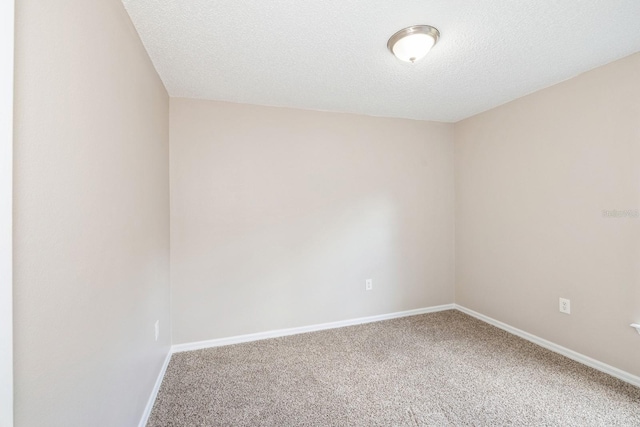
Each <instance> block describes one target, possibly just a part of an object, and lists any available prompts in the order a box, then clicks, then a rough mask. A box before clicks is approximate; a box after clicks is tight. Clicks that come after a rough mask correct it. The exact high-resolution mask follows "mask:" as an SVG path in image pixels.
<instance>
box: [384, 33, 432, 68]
mask: <svg viewBox="0 0 640 427" xmlns="http://www.w3.org/2000/svg"><path fill="white" fill-rule="evenodd" d="M439 37H440V31H438V30H437V29H436V28H434V27H432V26H430V25H414V26H412V27H407V28H405V29H403V30H400V31H398V32H397V33H395V34H394V35H392V36H391V38H390V39H389V41H388V42H387V47H388V48H389V50H390V51H391V53H393V54H394V55H395V56H396V58H398V59H400V60H402V61H407V62H416V61H417V60H419V59H421V58H423V57H424V56H425V55H426V54H427V53H429V51H430V50H431V48H432V47H433V46H434V45H435V44H436V42H437V41H438V38H439Z"/></svg>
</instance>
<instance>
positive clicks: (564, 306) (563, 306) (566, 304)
mask: <svg viewBox="0 0 640 427" xmlns="http://www.w3.org/2000/svg"><path fill="white" fill-rule="evenodd" d="M560 313H566V314H571V301H570V300H568V299H566V298H560Z"/></svg>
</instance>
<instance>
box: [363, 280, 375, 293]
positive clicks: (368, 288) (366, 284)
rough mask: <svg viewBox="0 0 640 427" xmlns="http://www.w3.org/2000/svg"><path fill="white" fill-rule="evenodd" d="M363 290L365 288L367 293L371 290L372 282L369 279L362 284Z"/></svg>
mask: <svg viewBox="0 0 640 427" xmlns="http://www.w3.org/2000/svg"><path fill="white" fill-rule="evenodd" d="M364 288H365V289H366V290H367V291H370V290H371V289H373V280H371V279H367V280H366V281H365V282H364Z"/></svg>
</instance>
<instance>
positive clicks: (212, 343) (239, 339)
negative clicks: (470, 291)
mask: <svg viewBox="0 0 640 427" xmlns="http://www.w3.org/2000/svg"><path fill="white" fill-rule="evenodd" d="M454 308H455V307H454V304H445V305H438V306H435V307H427V308H418V309H415V310H407V311H398V312H396V313H388V314H380V315H377V316H368V317H360V318H357V319H349V320H340V321H337V322H329V323H320V324H317V325H309V326H300V327H297V328H288V329H278V330H275V331H266V332H258V333H256V334H247V335H237V336H234V337H228V338H218V339H213V340H207V341H197V342H191V343H185V344H175V345H173V346H172V347H171V352H172V353H179V352H183V351H192V350H200V349H203V348H211V347H220V346H224V345H231V344H240V343H243V342H250V341H259V340H265V339H268V338H277V337H286V336H288V335H297V334H304V333H306V332H314V331H322V330H325V329H335V328H342V327H345V326H353V325H361V324H363V323H371V322H379V321H381V320H389V319H397V318H399V317H407V316H415V315H418V314H425V313H435V312H437V311H444V310H453V309H454Z"/></svg>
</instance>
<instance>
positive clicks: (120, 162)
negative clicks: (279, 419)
mask: <svg viewBox="0 0 640 427" xmlns="http://www.w3.org/2000/svg"><path fill="white" fill-rule="evenodd" d="M15 90H16V102H15V125H16V127H15V140H14V143H15V187H14V195H15V199H14V200H15V210H14V219H15V229H14V230H15V235H14V238H15V240H14V256H15V263H14V274H15V281H14V291H15V300H14V310H15V317H14V326H15V379H16V384H15V398H16V402H15V404H16V424H15V425H16V427H32V426H33V427H42V426H47V427H54V426H60V427H74V426H78V427H87V426H105V427H106V426H109V427H113V426H119V427H120V426H121V427H124V426H134V425H137V424H138V422H139V420H140V417H141V415H142V413H143V409H144V406H145V404H146V401H147V399H148V397H149V395H150V393H151V390H152V387H153V384H154V381H155V379H156V377H157V375H158V373H159V370H160V367H161V365H162V362H163V360H164V357H165V355H166V354H167V352H168V350H169V345H170V334H169V276H168V274H169V273H168V262H169V260H168V258H169V235H168V234H169V215H168V213H169V194H168V186H169V178H168V161H169V159H168V154H169V151H168V150H169V145H168V132H169V130H168V123H169V117H168V114H169V100H168V96H167V93H166V91H165V89H164V87H163V85H162V83H161V82H160V80H159V78H158V76H157V75H156V73H155V70H154V68H153V66H152V64H151V62H150V60H149V59H148V57H147V55H146V53H145V51H144V49H143V47H142V45H141V43H140V41H139V39H138V36H137V33H136V31H135V29H134V28H133V26H132V24H131V23H130V21H129V18H128V16H127V14H126V12H125V10H124V8H123V6H122V3H121V2H120V1H119V0H100V1H90V2H88V1H80V0H75V1H72V0H66V1H65V0H55V1H38V0H23V1H19V2H17V3H16V86H15ZM156 319H160V323H161V327H162V330H161V335H160V340H159V341H158V342H156V341H155V340H154V322H155V320H156Z"/></svg>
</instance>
